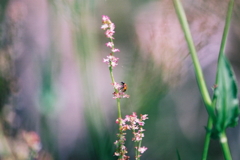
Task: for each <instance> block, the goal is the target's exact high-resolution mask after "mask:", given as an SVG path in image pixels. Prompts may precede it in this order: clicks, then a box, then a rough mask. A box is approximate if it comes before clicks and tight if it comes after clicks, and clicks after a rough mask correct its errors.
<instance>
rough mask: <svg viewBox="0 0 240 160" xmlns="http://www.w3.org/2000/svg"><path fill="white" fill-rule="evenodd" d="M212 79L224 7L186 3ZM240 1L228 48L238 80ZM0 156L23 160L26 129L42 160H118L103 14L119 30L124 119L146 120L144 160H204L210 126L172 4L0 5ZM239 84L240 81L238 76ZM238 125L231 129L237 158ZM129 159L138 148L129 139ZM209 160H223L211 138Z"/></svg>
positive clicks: (57, 1) (65, 0) (22, 0)
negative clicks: (124, 86) (38, 141)
mask: <svg viewBox="0 0 240 160" xmlns="http://www.w3.org/2000/svg"><path fill="white" fill-rule="evenodd" d="M182 2H183V5H184V7H185V10H186V13H187V17H188V20H189V24H190V28H191V31H192V33H193V38H194V42H195V45H196V47H197V50H198V54H199V58H200V62H201V65H202V67H203V71H204V74H205V77H206V81H207V84H208V87H209V91H210V92H211V93H212V91H211V87H212V86H213V85H214V79H215V71H216V63H217V55H218V51H219V46H220V40H221V36H222V31H223V26H224V18H225V14H226V9H227V1H221V2H220V1H217V0H211V1H194V0H183V1H182ZM239 3H240V2H239V1H236V5H235V12H234V17H233V21H232V27H231V31H230V36H229V40H228V41H229V43H228V47H227V50H226V53H227V55H228V57H229V58H230V61H231V62H232V64H233V67H234V70H235V72H236V74H237V78H238V77H239V71H240V70H239V67H240V66H239V64H240V63H239V61H240V57H239V54H238V53H239V43H240V32H239V27H238V26H239V13H240V12H239V11H240V10H239V6H240V5H239ZM0 6H1V8H0V23H1V26H0V27H1V29H0V33H1V48H0V96H1V97H0V114H1V116H0V117H1V119H0V159H3V160H5V159H26V156H27V152H28V150H27V149H26V143H25V142H24V141H23V137H22V135H21V133H22V131H35V132H36V133H38V134H39V135H40V137H41V143H42V146H43V150H44V152H41V153H42V155H41V156H40V159H47V160H48V159H56V160H57V159H59V160H76V159H81V160H85V159H86V160H89V159H94V160H97V159H99V160H100V159H101V160H103V159H104V160H108V159H109V160H111V159H116V157H114V156H113V153H114V150H115V146H114V145H113V142H114V141H115V140H116V133H117V125H116V124H115V120H116V118H117V108H116V101H115V100H114V99H112V92H113V88H112V86H111V84H110V83H111V80H110V76H109V71H108V68H107V66H106V65H105V64H104V63H102V59H103V58H105V57H106V55H108V54H109V50H108V48H107V47H106V46H105V43H106V42H107V41H108V40H107V38H106V37H105V36H104V31H103V30H101V29H100V26H101V16H102V15H108V16H109V17H110V18H111V20H112V22H113V23H115V25H116V33H115V36H114V37H115V40H114V42H115V46H116V48H119V49H120V50H121V52H120V53H117V56H118V57H119V58H120V60H119V65H118V66H117V67H116V68H115V69H114V76H115V79H116V81H117V82H121V81H124V82H126V83H127V84H128V86H129V89H128V91H127V93H128V94H130V98H129V99H122V100H121V106H122V111H123V115H126V114H131V113H132V112H137V113H138V114H148V115H149V119H148V120H147V121H146V126H145V129H146V132H145V137H144V139H143V145H144V146H147V147H148V150H147V151H146V152H145V153H144V154H143V156H142V159H152V160H154V159H167V160H174V159H177V151H179V153H180V155H181V158H182V159H185V160H188V159H189V160H192V159H200V157H201V154H202V148H203V139H204V134H205V129H204V126H205V125H206V123H207V114H206V111H205V109H204V107H203V103H202V100H201V97H200V95H199V91H198V87H197V84H196V81H195V77H194V72H193V67H192V63H191V59H190V57H189V54H188V50H187V46H186V43H185V40H184V36H183V33H182V31H181V28H180V25H179V22H178V20H177V17H176V15H175V11H174V8H173V4H172V2H171V1H168V0H158V1H157V0H148V1H146V0H145V1H143V0H122V1H119V0H97V1H96V0H42V1H32V0H1V1H0ZM238 80H239V78H238ZM239 131H240V129H239V127H236V128H235V129H232V130H229V133H228V135H229V136H230V137H229V138H230V148H231V150H232V153H233V158H234V159H239V158H240V153H239V152H238V148H239V147H240V138H239V135H240V134H239ZM128 140H129V142H127V148H128V150H129V154H130V156H131V157H132V159H133V154H134V148H133V144H132V143H131V137H128ZM209 159H213V160H215V159H218V160H221V159H223V156H222V154H221V149H220V147H219V145H218V142H217V141H212V142H211V146H210V153H209Z"/></svg>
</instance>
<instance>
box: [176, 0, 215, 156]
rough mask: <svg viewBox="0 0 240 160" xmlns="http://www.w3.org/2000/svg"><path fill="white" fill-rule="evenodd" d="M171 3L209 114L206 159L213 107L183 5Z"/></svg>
mask: <svg viewBox="0 0 240 160" xmlns="http://www.w3.org/2000/svg"><path fill="white" fill-rule="evenodd" d="M173 3H174V7H175V10H176V13H177V15H178V19H179V21H180V24H181V27H182V29H183V32H184V36H185V39H186V41H187V44H188V48H189V51H190V54H191V57H192V61H193V64H194V70H195V74H196V79H197V82H198V86H199V90H200V92H201V95H202V98H203V101H204V104H205V107H206V110H207V112H208V115H209V118H208V124H207V132H206V136H205V142H204V149H203V155H202V160H206V159H207V155H208V149H209V144H210V139H211V132H209V131H210V130H211V129H212V127H213V118H214V117H215V114H214V107H213V106H212V100H211V98H210V95H209V92H208V89H207V86H206V83H205V79H204V75H203V72H202V69H201V66H200V63H199V60H198V57H197V51H196V48H195V46H194V43H193V39H192V36H191V32H190V29H189V26H188V22H187V18H186V15H185V12H184V9H183V6H182V4H181V2H180V1H179V0H173Z"/></svg>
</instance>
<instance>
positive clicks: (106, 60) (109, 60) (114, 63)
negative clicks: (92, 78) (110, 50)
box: [103, 55, 119, 67]
mask: <svg viewBox="0 0 240 160" xmlns="http://www.w3.org/2000/svg"><path fill="white" fill-rule="evenodd" d="M118 59H119V58H117V57H114V56H113V55H109V56H107V58H103V62H104V63H107V64H108V67H110V66H112V67H116V66H117V65H118Z"/></svg>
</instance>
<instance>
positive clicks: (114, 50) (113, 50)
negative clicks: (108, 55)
mask: <svg viewBox="0 0 240 160" xmlns="http://www.w3.org/2000/svg"><path fill="white" fill-rule="evenodd" d="M112 52H120V50H119V49H117V48H113V49H112Z"/></svg>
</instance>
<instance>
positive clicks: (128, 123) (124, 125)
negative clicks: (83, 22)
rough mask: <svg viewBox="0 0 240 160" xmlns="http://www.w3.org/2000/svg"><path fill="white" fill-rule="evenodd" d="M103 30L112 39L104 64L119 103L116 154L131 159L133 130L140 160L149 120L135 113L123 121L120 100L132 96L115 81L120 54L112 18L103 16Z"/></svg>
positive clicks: (136, 155)
mask: <svg viewBox="0 0 240 160" xmlns="http://www.w3.org/2000/svg"><path fill="white" fill-rule="evenodd" d="M101 29H103V30H106V31H105V35H106V37H107V38H109V39H110V42H107V43H106V46H107V47H109V48H111V53H110V55H108V56H107V58H104V59H103V62H105V63H107V64H108V68H109V72H110V77H111V80H112V85H113V87H114V93H113V98H114V99H116V101H117V108H118V119H117V120H116V123H117V124H119V133H118V134H117V137H118V140H117V141H115V142H114V144H115V145H116V147H117V149H116V152H115V153H114V155H115V156H118V157H119V158H118V160H126V159H129V158H130V157H129V156H127V155H126V154H127V153H128V152H127V148H126V146H125V141H126V131H127V130H131V131H132V133H133V138H132V141H134V143H135V159H136V160H140V157H141V154H142V153H144V152H145V151H146V150H147V148H146V147H145V146H143V147H141V144H142V138H143V137H144V133H143V131H145V130H144V129H143V126H144V124H145V122H144V121H145V120H146V119H148V117H147V114H145V115H140V119H139V118H138V117H137V114H136V113H135V112H134V113H133V114H132V115H126V117H125V119H122V113H121V105H120V99H121V98H129V97H130V96H129V95H128V94H126V93H125V91H126V90H127V85H126V83H124V82H121V84H119V83H117V82H116V81H115V79H114V75H113V68H114V67H116V66H117V65H118V59H119V58H117V57H115V56H114V53H115V52H120V50H119V49H117V48H115V47H114V42H113V39H114V37H113V35H114V33H115V31H114V29H115V25H114V23H112V22H111V20H110V18H109V17H108V16H105V15H103V16H102V26H101Z"/></svg>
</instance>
